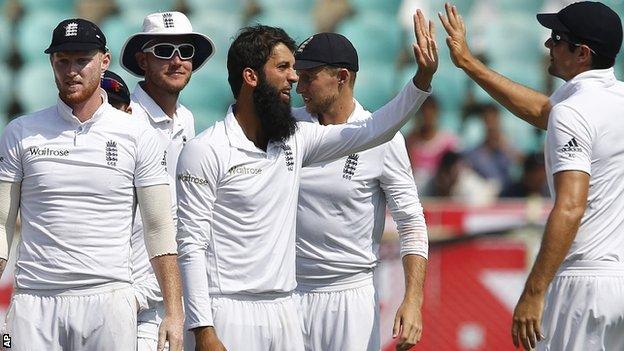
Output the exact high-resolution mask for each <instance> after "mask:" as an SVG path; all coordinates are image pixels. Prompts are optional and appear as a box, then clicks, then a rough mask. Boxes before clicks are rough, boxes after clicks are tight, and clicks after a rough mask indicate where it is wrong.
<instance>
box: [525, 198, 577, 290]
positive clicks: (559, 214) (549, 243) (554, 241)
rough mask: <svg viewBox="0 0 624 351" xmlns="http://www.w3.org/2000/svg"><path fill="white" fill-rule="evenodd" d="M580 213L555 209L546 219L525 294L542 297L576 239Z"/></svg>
mask: <svg viewBox="0 0 624 351" xmlns="http://www.w3.org/2000/svg"><path fill="white" fill-rule="evenodd" d="M581 217H582V212H580V211H573V210H563V209H558V208H557V207H555V208H554V209H553V211H552V212H551V213H550V216H549V217H548V222H547V223H546V229H545V232H544V238H543V239H542V245H541V247H540V250H539V253H538V255H537V258H536V260H535V264H534V265H533V269H532V270H531V273H530V274H529V278H528V279H527V282H526V285H525V287H524V290H525V293H527V294H532V295H543V294H545V293H546V289H548V285H549V284H550V282H551V281H552V279H553V278H554V276H555V273H556V272H557V270H558V269H559V266H560V265H561V263H562V262H563V260H564V259H565V256H566V254H567V253H568V250H570V246H571V245H572V242H573V241H574V238H575V237H576V232H577V230H578V227H579V224H580V221H581Z"/></svg>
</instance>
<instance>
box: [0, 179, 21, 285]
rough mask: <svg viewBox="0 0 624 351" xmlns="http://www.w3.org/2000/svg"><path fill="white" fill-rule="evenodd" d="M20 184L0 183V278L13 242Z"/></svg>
mask: <svg viewBox="0 0 624 351" xmlns="http://www.w3.org/2000/svg"><path fill="white" fill-rule="evenodd" d="M20 190H21V183H13V182H6V181H0V277H2V274H3V273H4V268H5V267H6V263H7V260H8V259H9V249H10V248H11V242H12V241H13V234H14V231H15V222H16V221H17V210H18V209H19V203H20Z"/></svg>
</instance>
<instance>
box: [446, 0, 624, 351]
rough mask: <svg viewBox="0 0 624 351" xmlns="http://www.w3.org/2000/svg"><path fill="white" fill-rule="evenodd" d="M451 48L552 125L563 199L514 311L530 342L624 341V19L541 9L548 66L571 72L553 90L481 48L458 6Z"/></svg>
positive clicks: (533, 119)
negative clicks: (621, 61)
mask: <svg viewBox="0 0 624 351" xmlns="http://www.w3.org/2000/svg"><path fill="white" fill-rule="evenodd" d="M440 18H441V20H442V23H443V25H444V28H445V29H446V31H447V33H448V34H449V37H448V38H447V39H446V41H447V44H448V46H449V49H450V53H451V58H452V60H453V62H454V63H455V65H457V66H458V67H459V68H462V69H463V70H464V71H465V72H466V73H467V74H468V76H470V77H471V78H472V79H473V80H475V81H476V82H477V83H478V84H479V85H480V86H482V87H483V89H485V90H486V91H487V92H489V93H490V95H492V97H494V98H495V99H496V100H497V101H499V102H500V103H501V104H503V105H504V106H505V107H507V108H508V109H509V110H510V111H511V112H513V113H514V114H516V115H517V116H519V117H520V118H522V119H524V120H525V121H527V122H529V123H532V124H534V125H535V126H538V127H541V128H546V127H547V129H548V130H547V133H546V144H545V152H544V153H545V161H546V162H545V163H546V177H547V180H548V187H549V188H550V191H551V194H552V195H553V197H554V206H553V209H552V211H551V212H550V215H549V216H548V221H547V222H546V228H545V230H544V236H543V238H542V244H541V246H540V250H539V253H538V254H537V257H536V259H535V263H534V265H533V268H532V269H531V273H530V274H529V276H528V278H527V281H526V283H525V286H524V290H523V292H522V294H521V296H520V298H519V300H518V303H517V305H516V308H515V309H514V313H513V322H512V326H511V337H512V341H513V343H514V345H515V346H516V347H520V346H522V347H524V349H525V350H532V349H534V348H535V349H537V350H624V235H623V234H624V217H623V216H622V211H623V210H624V183H623V182H622V181H621V179H622V177H623V176H624V138H622V136H623V135H624V119H622V116H624V83H622V82H621V81H618V80H617V79H616V78H615V74H614V69H613V66H614V63H615V58H616V56H617V54H618V52H619V51H620V48H621V46H622V21H621V19H620V17H619V16H618V14H617V13H616V12H615V11H613V10H612V9H610V8H609V7H608V6H606V5H605V4H602V3H600V2H593V1H580V2H576V3H573V4H571V5H568V6H566V7H565V8H563V9H562V10H561V11H559V12H558V13H546V14H538V15H537V21H538V22H539V23H540V24H541V25H543V26H544V27H546V28H548V29H550V30H551V31H552V32H551V35H550V38H548V39H547V40H546V42H545V43H544V45H545V46H546V47H547V48H548V50H549V53H550V65H549V67H548V73H550V74H551V75H553V76H555V77H558V78H561V79H563V80H565V83H564V84H563V85H561V87H559V88H558V89H557V90H556V91H555V92H554V93H553V94H552V95H551V96H550V98H549V97H548V96H546V95H543V94H541V93H539V92H537V91H534V90H531V89H529V88H526V87H523V86H522V85H520V84H517V83H515V82H513V81H511V80H509V79H507V78H505V77H503V76H501V75H500V74H498V73H496V72H494V71H492V70H491V69H489V68H487V67H486V66H485V65H484V64H483V63H481V62H479V61H478V60H477V59H475V58H474V56H472V54H471V53H470V50H469V48H468V45H467V44H466V28H465V25H464V22H463V20H462V18H461V16H460V15H459V13H458V12H457V9H456V8H455V7H454V6H450V5H449V4H447V5H446V15H442V14H441V15H440Z"/></svg>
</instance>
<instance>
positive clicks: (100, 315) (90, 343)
mask: <svg viewBox="0 0 624 351" xmlns="http://www.w3.org/2000/svg"><path fill="white" fill-rule="evenodd" d="M123 285H124V287H119V286H116V287H115V288H114V289H101V291H93V292H91V293H87V294H85V295H63V294H45V293H35V292H33V291H28V292H25V291H16V292H15V294H14V295H13V297H12V299H11V305H10V306H9V310H8V311H7V315H6V320H5V322H6V324H5V325H4V327H3V328H2V330H1V333H2V334H9V335H10V336H11V341H12V345H11V348H10V349H7V350H20V351H25V350H46V351H48V350H49V351H62V350H72V351H105V350H134V348H135V345H136V310H135V308H134V306H135V305H134V293H133V291H132V288H130V286H129V285H128V284H123Z"/></svg>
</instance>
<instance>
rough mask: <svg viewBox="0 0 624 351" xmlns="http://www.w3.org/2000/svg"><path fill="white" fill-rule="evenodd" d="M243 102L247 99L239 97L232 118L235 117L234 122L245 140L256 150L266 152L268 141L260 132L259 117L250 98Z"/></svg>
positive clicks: (261, 131)
mask: <svg viewBox="0 0 624 351" xmlns="http://www.w3.org/2000/svg"><path fill="white" fill-rule="evenodd" d="M244 100H247V99H246V98H245V97H242V96H239V99H238V100H237V101H236V105H234V107H233V109H234V117H236V121H238V125H240V127H241V129H242V130H243V133H244V134H245V136H246V137H247V139H249V140H250V141H251V142H252V143H254V145H256V147H257V148H259V149H261V150H264V151H266V149H267V146H268V144H269V141H268V139H267V138H266V135H265V134H264V131H263V130H262V125H261V124H260V117H258V115H257V114H256V111H255V109H254V105H253V102H252V101H251V97H249V100H250V101H244Z"/></svg>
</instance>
